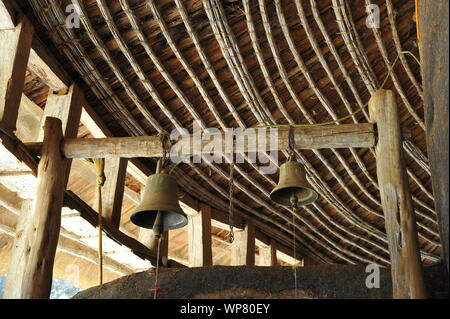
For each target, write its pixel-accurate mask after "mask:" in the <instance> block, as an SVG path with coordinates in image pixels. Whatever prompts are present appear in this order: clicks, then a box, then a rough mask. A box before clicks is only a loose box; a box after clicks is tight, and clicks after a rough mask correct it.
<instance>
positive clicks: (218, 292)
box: [74, 263, 448, 299]
mask: <svg viewBox="0 0 450 319" xmlns="http://www.w3.org/2000/svg"><path fill="white" fill-rule="evenodd" d="M365 269H366V267H365V266H344V265H323V266H311V267H301V268H298V269H297V284H298V290H297V298H301V299H304V298H308V299H309V298H392V284H391V276H390V270H389V269H383V268H382V269H380V288H378V289H368V288H367V287H366V284H365V282H366V278H367V275H369V274H368V273H366V272H365ZM425 277H426V282H427V286H428V289H429V291H430V297H431V298H447V297H448V277H447V274H446V269H445V266H443V264H442V263H440V264H437V265H434V266H431V267H427V268H426V272H425ZM158 281H159V285H160V287H161V290H162V292H163V294H162V295H160V296H159V297H158V298H161V299H184V298H187V299H195V298H202V299H208V298H223V299H227V298H236V299H277V298H286V299H287V298H295V297H296V296H295V289H294V271H293V269H292V268H291V267H280V266H277V267H248V266H239V267H225V266H214V267H202V268H186V269H161V270H160V272H159V279H158ZM154 283H155V277H154V270H149V271H145V272H141V273H137V274H133V275H130V276H126V277H122V278H120V279H118V280H115V281H113V282H110V283H107V284H104V285H102V286H99V287H93V288H90V289H88V290H85V291H82V292H80V293H79V294H77V295H76V296H75V297H74V298H78V299H86V298H100V299H103V298H114V299H124V298H125V299H151V298H153V291H152V289H153V286H154Z"/></svg>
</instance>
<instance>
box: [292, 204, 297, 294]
mask: <svg viewBox="0 0 450 319" xmlns="http://www.w3.org/2000/svg"><path fill="white" fill-rule="evenodd" d="M293 210H294V213H293V214H292V225H293V228H294V232H293V233H294V235H293V237H294V265H293V266H292V268H294V289H295V298H297V267H298V265H297V252H296V245H295V241H296V236H295V213H296V212H297V208H296V207H294V208H293Z"/></svg>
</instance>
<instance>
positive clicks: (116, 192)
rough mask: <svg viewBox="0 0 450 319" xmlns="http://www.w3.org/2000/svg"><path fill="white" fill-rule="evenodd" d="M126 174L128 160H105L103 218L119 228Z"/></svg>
mask: <svg viewBox="0 0 450 319" xmlns="http://www.w3.org/2000/svg"><path fill="white" fill-rule="evenodd" d="M126 173H127V159H124V158H107V159H105V176H106V181H105V185H104V186H103V188H102V201H103V203H102V205H103V217H104V218H105V219H106V220H108V221H109V222H110V223H111V224H112V225H115V226H116V227H117V228H119V226H120V216H121V213H122V200H123V193H124V187H125V175H126Z"/></svg>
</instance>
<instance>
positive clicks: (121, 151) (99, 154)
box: [28, 123, 375, 158]
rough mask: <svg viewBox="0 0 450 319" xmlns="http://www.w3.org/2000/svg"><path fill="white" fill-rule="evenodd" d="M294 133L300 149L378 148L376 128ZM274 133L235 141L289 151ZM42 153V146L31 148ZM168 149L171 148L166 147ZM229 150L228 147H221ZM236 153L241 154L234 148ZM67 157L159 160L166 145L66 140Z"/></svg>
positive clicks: (184, 143)
mask: <svg viewBox="0 0 450 319" xmlns="http://www.w3.org/2000/svg"><path fill="white" fill-rule="evenodd" d="M293 130H294V141H295V147H296V148H297V149H319V148H342V147H344V148H347V147H372V146H374V145H375V135H374V131H373V125H372V124H370V123H364V124H345V125H330V126H318V127H296V128H294V129H293ZM258 134H263V135H264V136H265V141H266V142H265V144H264V145H263V144H262V143H259V144H258V143H256V144H253V143H250V142H249V141H248V139H247V136H254V137H255V139H254V141H255V142H256V141H258ZM271 134H272V132H271V131H270V130H269V129H261V132H258V130H256V129H246V130H244V132H243V133H240V134H238V135H237V137H236V139H237V140H238V139H241V140H242V141H243V144H242V145H243V147H244V148H245V151H246V152H255V151H278V150H286V149H288V148H289V146H288V140H289V138H288V135H289V130H288V129H287V128H284V127H282V128H279V129H278V138H277V139H276V141H275V143H270V138H271ZM217 137H218V139H221V141H223V143H224V141H225V135H224V134H223V133H220V134H218V135H217ZM194 139H195V137H194V136H192V135H189V136H186V137H185V138H184V139H182V140H181V141H180V142H178V143H176V144H175V145H174V146H173V150H174V152H175V150H180V152H179V153H177V154H178V155H183V156H184V155H194V154H197V153H198V152H196V151H194V150H193V148H191V147H190V145H192V143H193V141H194ZM209 142H210V140H209V139H206V140H204V141H203V147H202V150H201V153H202V154H203V153H204V154H206V153H208V154H209V153H210V150H209V149H208V150H207V149H205V148H204V146H205V145H206V144H208V143H209ZM28 146H29V147H30V148H32V149H33V150H34V152H39V144H30V145H28ZM166 147H170V145H167V146H166ZM222 147H226V145H222ZM232 149H233V151H235V152H236V151H238V149H236V148H232ZM62 152H63V153H64V156H66V157H67V158H112V157H125V158H137V157H160V156H162V154H163V146H162V142H161V138H160V137H159V136H139V137H109V138H97V139H88V138H83V139H67V140H66V141H65V142H64V144H63V148H62Z"/></svg>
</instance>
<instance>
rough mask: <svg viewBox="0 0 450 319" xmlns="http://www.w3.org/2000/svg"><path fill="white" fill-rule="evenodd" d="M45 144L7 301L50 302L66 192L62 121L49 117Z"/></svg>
mask: <svg viewBox="0 0 450 319" xmlns="http://www.w3.org/2000/svg"><path fill="white" fill-rule="evenodd" d="M44 133H45V134H44V144H43V148H42V155H41V159H40V162H39V166H38V176H37V185H36V198H35V199H34V201H33V207H32V209H31V213H30V214H29V215H28V218H26V221H25V220H24V219H22V222H20V223H19V225H22V223H24V224H25V225H24V227H23V231H22V228H21V227H20V226H19V231H18V232H17V236H16V239H15V247H16V249H15V251H14V253H13V258H15V259H12V260H11V265H12V266H11V267H12V268H15V267H16V266H18V267H19V268H22V269H23V272H20V273H17V272H15V271H14V270H12V272H11V273H10V274H9V275H8V281H10V282H12V284H10V285H8V287H9V288H8V289H7V290H6V291H5V297H6V298H21V299H47V298H49V297H50V290H51V286H52V273H53V262H54V258H55V253H56V247H57V244H58V237H59V231H60V226H61V208H62V205H63V198H64V189H65V181H66V177H65V169H66V163H65V160H64V159H63V158H62V156H61V152H60V148H59V145H60V143H61V141H62V139H63V135H62V128H61V121H60V120H59V119H55V118H48V119H47V120H46V121H45V127H44Z"/></svg>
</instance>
